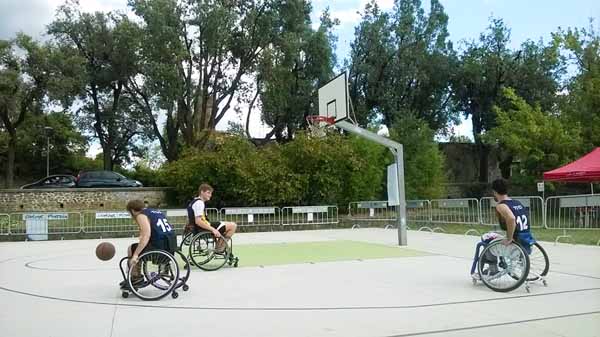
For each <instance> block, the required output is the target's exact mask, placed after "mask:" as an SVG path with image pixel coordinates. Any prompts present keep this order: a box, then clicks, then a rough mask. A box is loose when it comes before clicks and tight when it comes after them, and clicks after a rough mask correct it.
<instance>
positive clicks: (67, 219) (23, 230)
mask: <svg viewBox="0 0 600 337" xmlns="http://www.w3.org/2000/svg"><path fill="white" fill-rule="evenodd" d="M80 232H81V213H79V212H44V213H41V212H40V213H33V212H31V213H29V212H28V213H12V214H11V215H10V217H9V224H8V233H9V234H11V235H27V238H28V239H30V240H47V239H48V235H52V234H75V233H80Z"/></svg>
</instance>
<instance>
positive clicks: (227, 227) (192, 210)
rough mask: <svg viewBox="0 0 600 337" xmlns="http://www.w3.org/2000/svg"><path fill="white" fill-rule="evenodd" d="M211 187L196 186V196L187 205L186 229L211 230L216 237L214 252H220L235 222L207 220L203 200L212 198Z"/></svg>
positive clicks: (231, 233) (232, 230) (235, 226)
mask: <svg viewBox="0 0 600 337" xmlns="http://www.w3.org/2000/svg"><path fill="white" fill-rule="evenodd" d="M212 192H213V188H212V187H211V186H210V185H208V184H202V185H200V187H199V188H198V196H197V197H195V198H194V199H193V200H192V201H190V203H189V204H188V206H187V212H188V225H187V226H186V231H189V230H193V231H194V232H198V231H199V230H205V231H208V232H211V233H212V234H213V235H214V236H215V238H217V246H216V247H215V252H216V253H222V252H224V251H225V240H223V237H225V238H231V237H232V236H233V234H234V233H235V230H236V229H237V225H236V224H235V222H225V221H212V222H211V221H209V219H208V218H207V217H206V205H205V202H207V201H209V200H210V198H212Z"/></svg>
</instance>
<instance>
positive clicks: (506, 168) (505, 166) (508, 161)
mask: <svg viewBox="0 0 600 337" xmlns="http://www.w3.org/2000/svg"><path fill="white" fill-rule="evenodd" d="M512 162H513V156H512V155H510V156H508V157H506V158H505V159H504V160H502V161H501V162H500V164H499V165H498V166H499V167H500V174H502V178H504V179H509V178H510V166H511V165H512Z"/></svg>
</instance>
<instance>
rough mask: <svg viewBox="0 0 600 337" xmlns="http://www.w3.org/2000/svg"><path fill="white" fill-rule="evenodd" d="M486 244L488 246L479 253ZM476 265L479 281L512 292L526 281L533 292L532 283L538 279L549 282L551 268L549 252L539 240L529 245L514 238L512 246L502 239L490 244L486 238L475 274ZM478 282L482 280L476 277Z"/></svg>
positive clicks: (477, 254) (528, 288)
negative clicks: (515, 240)
mask: <svg viewBox="0 0 600 337" xmlns="http://www.w3.org/2000/svg"><path fill="white" fill-rule="evenodd" d="M482 246H483V247H485V248H484V249H483V251H482V252H481V254H479V250H480V248H481V247H482ZM475 267H476V268H477V274H478V275H479V280H481V281H482V282H483V283H484V284H485V285H486V286H487V287H488V288H490V289H492V290H494V291H498V292H509V291H512V290H515V289H517V288H519V287H520V286H521V285H522V284H523V283H525V290H526V291H527V292H528V293H529V292H530V287H529V283H530V282H534V281H541V282H542V284H543V285H544V286H547V285H548V284H547V282H546V279H545V276H546V275H547V274H548V271H549V269H550V263H549V259H548V254H547V253H546V251H545V250H544V248H543V247H542V246H541V245H540V244H539V243H538V242H535V241H533V242H530V243H529V246H527V247H523V246H522V245H521V244H520V243H517V242H514V241H513V242H512V243H511V244H510V245H504V244H503V243H502V239H501V238H499V239H494V240H492V241H490V242H489V243H488V242H486V241H482V242H480V243H479V244H478V245H477V249H476V252H475V259H474V262H473V267H472V269H471V272H472V273H473V272H474V268H475ZM477 281H478V279H476V278H473V284H476V283H477Z"/></svg>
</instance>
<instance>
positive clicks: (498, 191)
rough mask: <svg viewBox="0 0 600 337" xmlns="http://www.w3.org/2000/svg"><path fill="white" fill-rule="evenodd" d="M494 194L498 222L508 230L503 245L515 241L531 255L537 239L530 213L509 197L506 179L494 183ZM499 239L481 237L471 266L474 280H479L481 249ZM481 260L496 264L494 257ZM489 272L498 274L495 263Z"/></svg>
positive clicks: (485, 257)
mask: <svg viewBox="0 0 600 337" xmlns="http://www.w3.org/2000/svg"><path fill="white" fill-rule="evenodd" d="M492 193H493V195H494V200H495V201H496V213H497V214H498V217H499V219H498V220H499V221H500V225H501V227H502V229H504V230H506V237H505V238H504V240H502V243H503V244H505V245H510V244H511V243H512V242H513V241H516V242H518V243H520V244H521V246H522V247H523V249H524V250H525V251H526V252H527V254H530V253H531V245H532V244H534V243H535V239H534V238H533V236H532V235H531V231H530V228H531V223H530V221H529V211H528V210H527V208H526V207H525V206H523V204H521V203H520V202H519V201H518V200H513V199H511V198H510V197H509V196H508V184H507V182H506V181H505V180H504V179H496V180H494V181H493V182H492ZM498 237H499V236H498V235H497V234H496V233H486V234H484V235H483V236H482V237H481V242H479V243H478V244H477V247H476V248H475V258H474V259H473V264H472V265H471V276H472V277H473V278H474V279H479V274H478V273H475V268H476V264H477V260H478V259H479V250H480V248H481V247H483V246H485V245H487V244H489V243H490V242H491V241H493V240H495V239H496V238H498ZM481 258H482V259H483V260H484V261H487V262H495V258H494V257H493V256H482V257H481ZM488 272H489V273H491V274H493V273H495V272H497V270H496V265H495V263H490V270H489V271H488Z"/></svg>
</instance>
